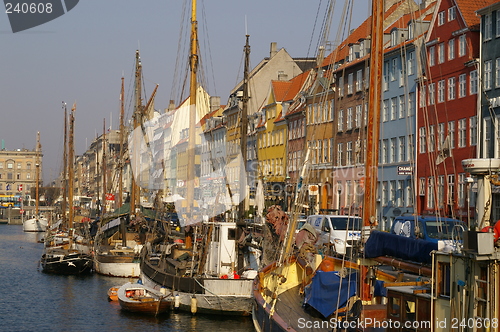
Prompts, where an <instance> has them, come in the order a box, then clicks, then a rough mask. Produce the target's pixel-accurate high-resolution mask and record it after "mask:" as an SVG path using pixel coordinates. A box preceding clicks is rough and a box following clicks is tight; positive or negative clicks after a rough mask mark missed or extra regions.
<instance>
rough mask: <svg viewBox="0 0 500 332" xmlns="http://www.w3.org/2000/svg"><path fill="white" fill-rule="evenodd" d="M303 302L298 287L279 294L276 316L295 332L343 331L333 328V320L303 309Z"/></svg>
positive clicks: (368, 329) (376, 330)
mask: <svg viewBox="0 0 500 332" xmlns="http://www.w3.org/2000/svg"><path fill="white" fill-rule="evenodd" d="M303 300H304V297H303V296H301V295H300V294H299V286H297V287H294V288H292V289H290V290H288V291H286V292H284V293H282V294H280V296H279V299H278V301H277V303H276V314H278V315H279V316H280V317H281V318H282V319H283V320H284V321H285V322H286V323H287V324H289V326H290V327H291V328H293V329H294V330H296V331H305V330H307V331H322V332H324V331H345V330H344V329H336V328H335V318H331V319H324V318H323V317H321V315H320V314H319V313H317V312H315V310H314V309H312V308H311V309H306V308H304V307H303V306H302V302H303ZM361 322H362V318H361ZM348 331H365V332H379V331H385V329H383V328H373V327H364V328H363V329H356V328H354V329H349V330H348Z"/></svg>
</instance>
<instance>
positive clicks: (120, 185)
mask: <svg viewBox="0 0 500 332" xmlns="http://www.w3.org/2000/svg"><path fill="white" fill-rule="evenodd" d="M124 93H125V87H124V78H123V76H122V89H121V91H120V154H119V156H120V157H119V158H118V163H119V172H118V200H117V203H118V206H117V207H118V208H119V207H121V206H122V195H123V155H124V154H123V139H124V130H125V125H124V117H125V107H124V106H125V105H124V101H123V99H124V97H123V95H124Z"/></svg>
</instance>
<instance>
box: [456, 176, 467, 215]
mask: <svg viewBox="0 0 500 332" xmlns="http://www.w3.org/2000/svg"><path fill="white" fill-rule="evenodd" d="M466 188H467V186H466V184H465V174H464V173H460V174H458V192H457V196H458V197H457V198H458V206H459V207H464V205H465V190H466Z"/></svg>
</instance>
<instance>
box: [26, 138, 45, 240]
mask: <svg viewBox="0 0 500 332" xmlns="http://www.w3.org/2000/svg"><path fill="white" fill-rule="evenodd" d="M41 153H42V149H41V145H40V133H39V132H38V133H37V137H36V161H35V172H36V174H35V177H36V184H35V185H36V187H35V215H34V216H33V217H32V218H29V219H27V220H24V221H23V230H24V231H25V232H45V231H46V230H47V225H48V223H49V221H48V219H47V218H46V217H45V216H42V215H40V211H39V204H40V201H39V199H40V198H39V187H40V154H41Z"/></svg>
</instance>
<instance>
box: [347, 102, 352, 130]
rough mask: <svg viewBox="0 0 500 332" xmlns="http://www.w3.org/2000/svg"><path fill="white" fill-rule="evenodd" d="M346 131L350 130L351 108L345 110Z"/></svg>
mask: <svg viewBox="0 0 500 332" xmlns="http://www.w3.org/2000/svg"><path fill="white" fill-rule="evenodd" d="M346 127H347V130H350V129H352V107H349V108H348V109H347V121H346Z"/></svg>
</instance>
